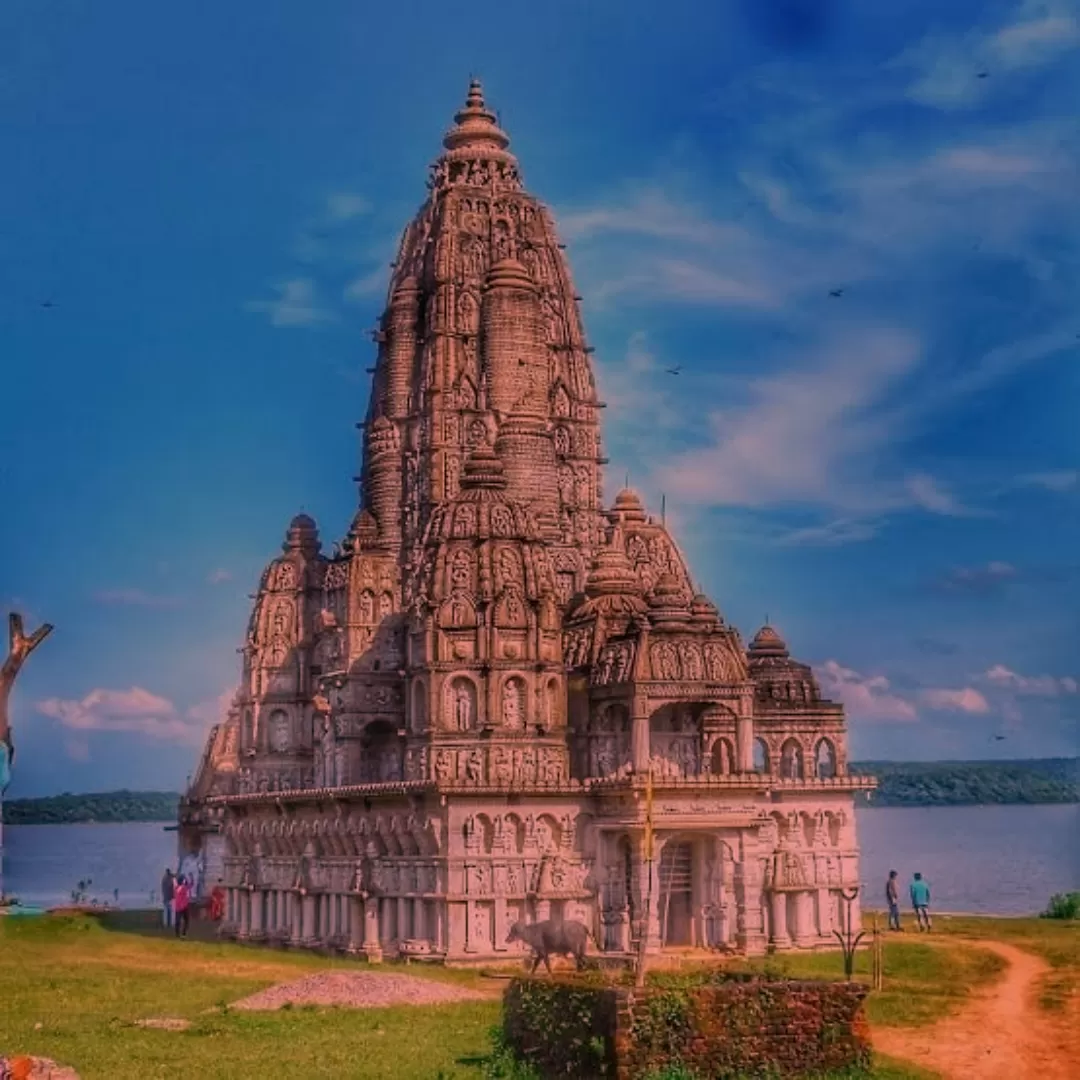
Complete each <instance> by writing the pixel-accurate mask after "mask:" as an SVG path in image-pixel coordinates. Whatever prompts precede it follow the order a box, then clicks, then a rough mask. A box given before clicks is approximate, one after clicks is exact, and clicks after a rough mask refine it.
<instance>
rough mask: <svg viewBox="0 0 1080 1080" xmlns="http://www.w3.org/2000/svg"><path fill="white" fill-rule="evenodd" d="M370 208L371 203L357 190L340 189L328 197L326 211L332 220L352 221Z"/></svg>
mask: <svg viewBox="0 0 1080 1080" xmlns="http://www.w3.org/2000/svg"><path fill="white" fill-rule="evenodd" d="M370 210H371V203H370V202H369V201H368V200H367V199H365V198H364V196H363V195H357V194H356V193H355V192H351V191H339V192H336V193H335V194H333V195H330V196H328V197H327V199H326V211H327V214H328V215H329V217H330V220H331V221H351V220H352V219H353V218H356V217H360V216H361V215H362V214H367V213H369V212H370Z"/></svg>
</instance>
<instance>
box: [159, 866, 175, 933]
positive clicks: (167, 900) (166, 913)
mask: <svg viewBox="0 0 1080 1080" xmlns="http://www.w3.org/2000/svg"><path fill="white" fill-rule="evenodd" d="M175 895H176V879H175V878H174V877H173V872H172V871H171V870H170V869H169V868H168V867H166V868H165V873H164V874H162V876H161V917H162V919H163V920H164V922H165V929H166V930H171V929H172V924H173V897H174V896H175Z"/></svg>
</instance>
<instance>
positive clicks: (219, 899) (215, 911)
mask: <svg viewBox="0 0 1080 1080" xmlns="http://www.w3.org/2000/svg"><path fill="white" fill-rule="evenodd" d="M224 917H225V890H224V889H223V888H222V885H221V878H218V880H217V882H216V884H215V885H214V888H213V890H212V891H211V893H210V918H211V919H212V920H213V921H214V922H220V921H221V920H222V919H223V918H224Z"/></svg>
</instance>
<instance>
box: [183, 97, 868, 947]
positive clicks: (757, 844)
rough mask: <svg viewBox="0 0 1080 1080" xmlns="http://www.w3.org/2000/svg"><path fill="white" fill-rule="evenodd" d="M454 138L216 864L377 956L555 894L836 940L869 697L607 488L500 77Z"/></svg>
mask: <svg viewBox="0 0 1080 1080" xmlns="http://www.w3.org/2000/svg"><path fill="white" fill-rule="evenodd" d="M443 147H444V150H443V153H442V155H441V156H440V157H439V158H438V160H437V161H436V162H435V164H434V165H433V166H432V168H431V175H430V178H429V180H428V198H427V201H426V202H425V203H424V205H423V206H422V208H421V209H420V211H419V213H418V214H417V216H416V217H415V219H414V220H413V221H411V222H410V223H409V225H408V226H407V227H406V229H405V233H404V236H403V237H402V240H401V246H400V249H399V251H398V255H397V259H396V261H395V262H394V264H393V274H392V279H391V282H390V287H389V297H388V300H387V304H386V310H385V312H384V314H383V316H382V319H381V321H380V324H379V328H378V330H377V331H376V333H375V337H376V341H377V347H378V357H377V360H376V362H375V367H374V378H373V384H372V389H371V397H370V403H369V406H368V412H367V417H366V419H365V421H364V422H363V424H362V425H360V426H361V428H362V431H363V465H362V475H361V477H360V492H361V494H360V499H359V507H358V509H357V511H356V514H355V517H354V518H353V520H352V524H351V525H350V527H349V530H348V532H347V534H346V535H345V537H344V539H343V540H342V541H341V543H340V544H335V545H333V549H332V552H330V553H328V552H327V551H326V550H324V548H323V545H322V543H321V541H320V538H319V533H318V531H317V528H316V524H315V522H314V521H312V520H311V518H309V517H307V516H305V515H303V514H300V515H299V516H297V517H295V518H293V520H292V521H291V523H290V524H289V526H288V530H287V532H286V534H285V541H284V545H283V548H282V554H281V555H280V556H279V557H278V558H277V559H275V560H274V561H273V562H271V563H270V565H269V566H268V567H267V569H266V571H265V573H264V574H263V577H262V581H261V583H260V585H259V590H258V595H257V598H256V600H255V603H254V609H253V611H252V614H251V620H250V623H249V625H248V629H247V636H246V639H245V641H244V646H243V650H242V653H243V667H242V675H241V682H240V688H239V690H238V692H237V694H236V697H235V699H234V702H233V705H232V709H231V711H230V713H229V716H228V719H227V720H226V721H225V722H223V723H222V724H221V725H220V726H218V727H217V728H215V729H214V730H213V732H212V734H211V735H210V738H209V741H208V744H207V746H206V749H205V752H204V754H203V757H202V760H201V763H200V766H199V769H198V772H197V774H196V776H195V779H194V781H193V783H192V785H191V788H190V790H189V791H188V793H187V795H186V797H185V799H184V800H183V802H182V805H181V821H180V837H181V844H182V845H183V848H184V851H185V852H186V853H187V859H188V862H189V864H192V865H197V866H198V867H199V870H200V873H201V877H202V880H203V882H205V883H209V884H211V885H212V884H213V883H214V882H215V881H217V880H219V879H220V880H221V881H223V883H224V886H225V888H226V892H227V897H228V902H227V911H226V916H225V921H224V925H223V932H224V933H225V934H226V935H228V936H234V937H237V938H240V939H246V940H263V941H269V942H276V943H281V944H291V945H296V946H304V947H316V946H318V947H328V948H337V949H341V950H346V951H349V952H353V953H358V954H362V955H365V956H367V957H369V958H371V959H377V958H379V957H381V956H418V957H421V956H422V957H431V958H441V959H445V960H450V961H468V960H484V961H491V960H493V959H498V958H500V957H503V958H505V957H508V956H512V955H514V953H515V951H516V950H520V949H521V948H522V945H521V944H520V943H515V944H514V945H508V944H507V943H506V938H507V932H508V930H509V928H510V926H511V925H512V924H513V923H514V922H515V921H516V920H519V919H520V920H525V921H532V920H536V919H544V918H559V917H563V918H576V919H580V920H582V921H583V922H585V923H586V925H588V926H589V927H590V929H591V930H592V932H593V934H594V935H595V937H596V940H597V942H598V944H599V946H600V948H601V949H603V950H605V951H608V952H611V953H613V954H627V953H630V952H632V951H633V950H634V949H635V948H636V946H637V942H638V941H639V939H640V935H641V934H645V935H647V937H646V945H647V949H648V950H650V951H654V952H655V951H659V950H663V949H670V948H701V949H715V950H733V951H739V952H744V953H748V954H755V953H761V952H764V951H765V950H766V949H769V948H776V949H787V948H814V947H823V946H828V945H830V944H833V945H834V944H835V938H834V936H833V931H834V929H840V928H842V927H841V920H844V926H846V925H847V923H846V919H847V913H848V911H849V908H848V905H847V904H846V903H845V902H844V901H843V900H842V898H841V893H842V891H843V890H845V889H850V888H851V887H853V886H855V885H857V883H858V881H859V849H858V844H857V840H856V834H855V816H854V812H853V806H854V796H855V792H856V791H858V790H860V789H865V788H868V787H872V786H873V781H872V780H868V779H866V778H861V777H856V776H852V775H849V774H848V771H847V751H846V728H845V720H844V713H843V709H842V707H841V706H840V705H838V704H834V703H832V702H829V701H825V700H822V698H821V694H820V691H819V688H818V684H817V683H816V681H815V679H814V676H813V674H812V672H811V670H810V668H809V667H807V666H806V665H804V664H800V663H798V662H797V661H795V660H793V659H792V658H791V656H790V654H789V652H788V648H787V646H786V645H785V643H784V642H783V641H782V640H781V638H780V636H779V635H778V634H777V632H776V631H775V630H774V629H772V628H771V627H770V626H765V627H763V628H762V629H761V630H759V631H758V632H757V634H756V635H755V636H754V638H753V639H752V640H751V642H750V644H749V647H747V646H745V645H744V643H743V641H742V639H741V638H740V635H739V633H738V631H737V630H736V629H735V628H734V627H732V626H730V625H729V624H728V623H726V622H725V621H724V618H723V616H722V615H721V614H720V612H719V611H718V609H717V607H716V605H715V604H714V603H713V602H712V601H711V600H710V599H709V598H708V597H706V596H703V595H701V594H700V593H698V592H697V591H696V590H695V589H694V587H693V585H692V580H693V579H692V577H691V575H690V572H689V570H688V568H687V565H686V562H685V560H684V559H683V556H682V555H681V554H680V551H679V548H678V545H677V544H676V542H675V540H674V539H673V537H672V536H671V535H670V534H669V533H668V531H667V529H666V527H665V525H664V523H663V522H662V521H661V520H659V519H658V518H657V517H654V516H651V515H650V514H649V513H648V512H647V511H646V509H645V507H644V506H643V505H642V501H641V499H640V498H639V497H638V495H637V494H635V493H634V492H633V491H630V490H623V491H620V492H619V493H618V494H617V495H616V496H615V498H614V500H613V501H612V502H610V503H608V502H606V501H605V499H604V494H603V485H602V481H603V466H604V462H605V459H604V457H603V451H602V447H601V425H600V417H601V413H602V410H603V402H602V401H601V400H600V399H599V397H598V395H597V387H596V382H595V378H594V373H593V366H592V363H591V358H590V354H591V352H592V350H591V349H590V348H589V346H588V344H587V343H586V337H585V332H584V328H583V325H582V319H581V315H580V311H579V306H578V305H579V299H580V298H579V297H577V296H575V294H574V286H573V283H572V281H571V277H570V269H569V266H568V263H567V259H566V256H565V254H564V250H563V245H562V244H561V243H560V242H559V240H558V236H557V233H556V229H555V223H554V221H553V219H552V216H551V214H550V212H549V211H548V210H547V208H546V207H545V206H544V205H543V204H541V203H540V202H538V201H537V199H536V198H535V197H533V196H532V195H530V194H529V193H528V192H527V191H526V190H525V189H524V187H523V186H522V180H521V174H520V172H519V169H518V163H517V160H516V159H515V157H514V155H513V154H512V153H511V152H510V149H509V139H508V137H507V135H506V133H505V132H504V131H502V130H501V129H500V127H499V125H498V123H497V121H496V118H495V115H494V114H493V113H492V112H491V111H490V110H489V109H488V107H487V106H486V105H485V103H484V98H483V95H482V92H481V88H480V86H479V84H478V83H476V82H474V83H473V84H472V86H471V87H470V89H469V94H468V100H467V102H466V104H465V106H464V108H462V109H461V111H460V112H458V113H457V115H456V116H455V118H454V124H453V126H452V127H451V128H450V130H449V131H448V132H447V134H446V136H445V137H444V139H443ZM650 773H651V775H652V783H651V790H652V796H651V798H649V797H647V792H648V790H649V786H650V785H649V781H648V777H649V775H650ZM647 814H649V815H651V821H652V823H653V827H654V837H655V843H654V852H655V857H654V858H653V859H651V860H649V859H647V858H646V851H645V839H644V838H645V832H646V828H645V826H646V816H647ZM650 876H651V881H650ZM647 898H651V899H650V900H649V904H648V911H649V915H648V918H646V917H645V912H646V899H647ZM858 917H859V915H858V903H857V901H856V902H855V903H854V905H853V906H852V908H851V918H852V919H853V921H855V922H856V924H857V920H858Z"/></svg>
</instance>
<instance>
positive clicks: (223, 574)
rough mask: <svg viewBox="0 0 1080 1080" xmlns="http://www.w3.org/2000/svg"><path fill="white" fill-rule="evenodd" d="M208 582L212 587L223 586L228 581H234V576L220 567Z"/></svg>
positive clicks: (209, 576)
mask: <svg viewBox="0 0 1080 1080" xmlns="http://www.w3.org/2000/svg"><path fill="white" fill-rule="evenodd" d="M206 580H207V581H208V582H209V583H210V584H211V585H221V584H224V582H226V581H232V574H231V573H229V571H228V570H224V569H222V568H221V567H218V568H217V569H216V570H213V571H211V573H210V574H209V575H208V576H207V578H206Z"/></svg>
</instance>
